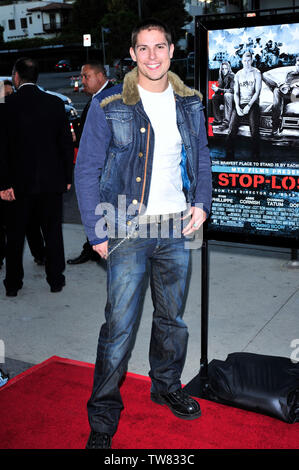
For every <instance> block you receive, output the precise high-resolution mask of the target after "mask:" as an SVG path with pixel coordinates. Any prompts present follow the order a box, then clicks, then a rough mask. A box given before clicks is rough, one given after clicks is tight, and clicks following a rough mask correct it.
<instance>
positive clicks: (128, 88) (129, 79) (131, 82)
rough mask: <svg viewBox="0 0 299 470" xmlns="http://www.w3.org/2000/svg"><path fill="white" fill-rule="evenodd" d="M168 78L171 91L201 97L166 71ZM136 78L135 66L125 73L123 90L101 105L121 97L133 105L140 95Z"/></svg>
mask: <svg viewBox="0 0 299 470" xmlns="http://www.w3.org/2000/svg"><path fill="white" fill-rule="evenodd" d="M167 75H168V80H169V82H170V84H171V86H172V88H173V91H174V92H175V93H176V94H177V95H179V96H181V97H183V98H185V97H187V96H195V95H196V96H199V97H200V99H202V94H201V93H200V92H199V91H197V90H194V89H193V88H189V87H188V86H186V85H185V84H184V82H183V81H182V80H181V79H180V78H179V77H178V76H177V75H176V74H175V73H173V72H170V71H169V72H168V74H167ZM137 80H138V72H137V67H135V68H134V69H133V70H132V71H131V72H129V73H127V74H126V75H125V78H124V84H123V90H122V93H121V94H116V95H112V96H108V97H107V98H105V99H103V100H102V102H101V106H102V107H104V106H106V105H107V104H109V103H111V102H112V101H115V100H118V99H122V100H123V102H124V104H126V105H128V106H134V105H135V104H137V103H138V101H139V100H140V95H139V92H138V87H137Z"/></svg>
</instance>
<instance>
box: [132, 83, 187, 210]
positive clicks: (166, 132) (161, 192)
mask: <svg viewBox="0 0 299 470" xmlns="http://www.w3.org/2000/svg"><path fill="white" fill-rule="evenodd" d="M138 89H139V93H140V97H141V100H142V104H143V107H144V110H145V112H146V114H147V115H148V117H149V119H150V122H151V125H152V128H153V130H154V134H155V148H154V159H153V168H152V178H151V185H150V192H149V198H148V203H147V208H146V212H145V213H146V215H160V214H172V213H175V212H181V211H184V210H185V209H186V198H185V195H184V193H183V184H182V175H181V167H180V162H181V149H182V138H181V135H180V133H179V130H178V127H177V122H176V106H175V99H174V94H173V90H172V87H171V85H170V84H169V86H168V88H167V89H166V90H165V91H164V92H162V93H152V92H150V91H147V90H144V89H143V88H142V87H141V86H139V85H138Z"/></svg>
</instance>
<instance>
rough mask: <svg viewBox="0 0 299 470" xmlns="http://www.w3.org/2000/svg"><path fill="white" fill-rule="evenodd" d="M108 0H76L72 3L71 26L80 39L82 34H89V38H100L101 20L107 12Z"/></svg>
mask: <svg viewBox="0 0 299 470" xmlns="http://www.w3.org/2000/svg"><path fill="white" fill-rule="evenodd" d="M108 3H109V0H76V1H75V3H74V4H73V13H72V23H71V28H72V30H73V32H74V33H75V34H76V35H77V37H78V40H80V41H81V40H82V35H83V34H91V39H92V41H93V40H95V41H96V40H100V37H101V20H102V18H103V17H104V15H105V14H106V13H107V11H108V10H107V4H108Z"/></svg>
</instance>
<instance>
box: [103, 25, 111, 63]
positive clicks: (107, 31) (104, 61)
mask: <svg viewBox="0 0 299 470" xmlns="http://www.w3.org/2000/svg"><path fill="white" fill-rule="evenodd" d="M109 32H110V29H108V28H103V26H102V49H103V65H105V64H106V54H105V40H104V33H109Z"/></svg>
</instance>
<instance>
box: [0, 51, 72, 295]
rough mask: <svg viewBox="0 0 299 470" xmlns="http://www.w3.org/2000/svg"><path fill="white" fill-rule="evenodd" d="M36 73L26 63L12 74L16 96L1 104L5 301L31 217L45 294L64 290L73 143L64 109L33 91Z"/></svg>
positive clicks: (19, 268)
mask: <svg viewBox="0 0 299 470" xmlns="http://www.w3.org/2000/svg"><path fill="white" fill-rule="evenodd" d="M37 78H38V67H37V64H36V63H35V61H33V60H32V59H29V58H21V59H18V60H17V62H16V63H15V65H14V68H13V82H14V85H15V88H16V89H17V92H16V93H14V94H13V95H11V96H10V97H9V98H8V99H7V102H6V103H5V105H4V106H5V108H6V109H5V116H6V122H5V126H4V129H2V132H3V136H2V138H3V139H4V141H5V151H4V152H2V153H1V155H0V168H1V176H0V191H1V192H0V196H1V198H2V199H4V200H6V201H10V204H9V206H10V207H9V210H7V217H6V224H7V225H6V227H7V247H6V278H5V279H4V285H5V287H6V295H8V296H16V295H17V293H18V290H19V289H21V288H22V285H23V276H24V271H23V259H22V258H23V247H24V240H25V233H26V229H27V226H28V223H29V221H30V220H31V218H32V216H33V214H34V213H38V214H39V216H40V224H41V229H42V232H43V236H44V240H45V256H46V259H45V271H46V279H47V282H48V284H49V285H50V288H51V292H59V291H61V290H62V288H63V286H64V285H65V277H64V275H63V271H64V269H65V257H64V246H63V236H62V194H63V192H64V191H66V190H67V189H69V188H70V186H71V182H72V166H73V142H72V137H71V131H70V126H69V123H68V121H67V117H66V113H65V109H64V104H63V102H62V100H60V99H59V98H57V97H56V96H53V95H50V94H48V93H45V92H43V91H41V90H40V89H39V88H38V87H37V86H36V82H37Z"/></svg>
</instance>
